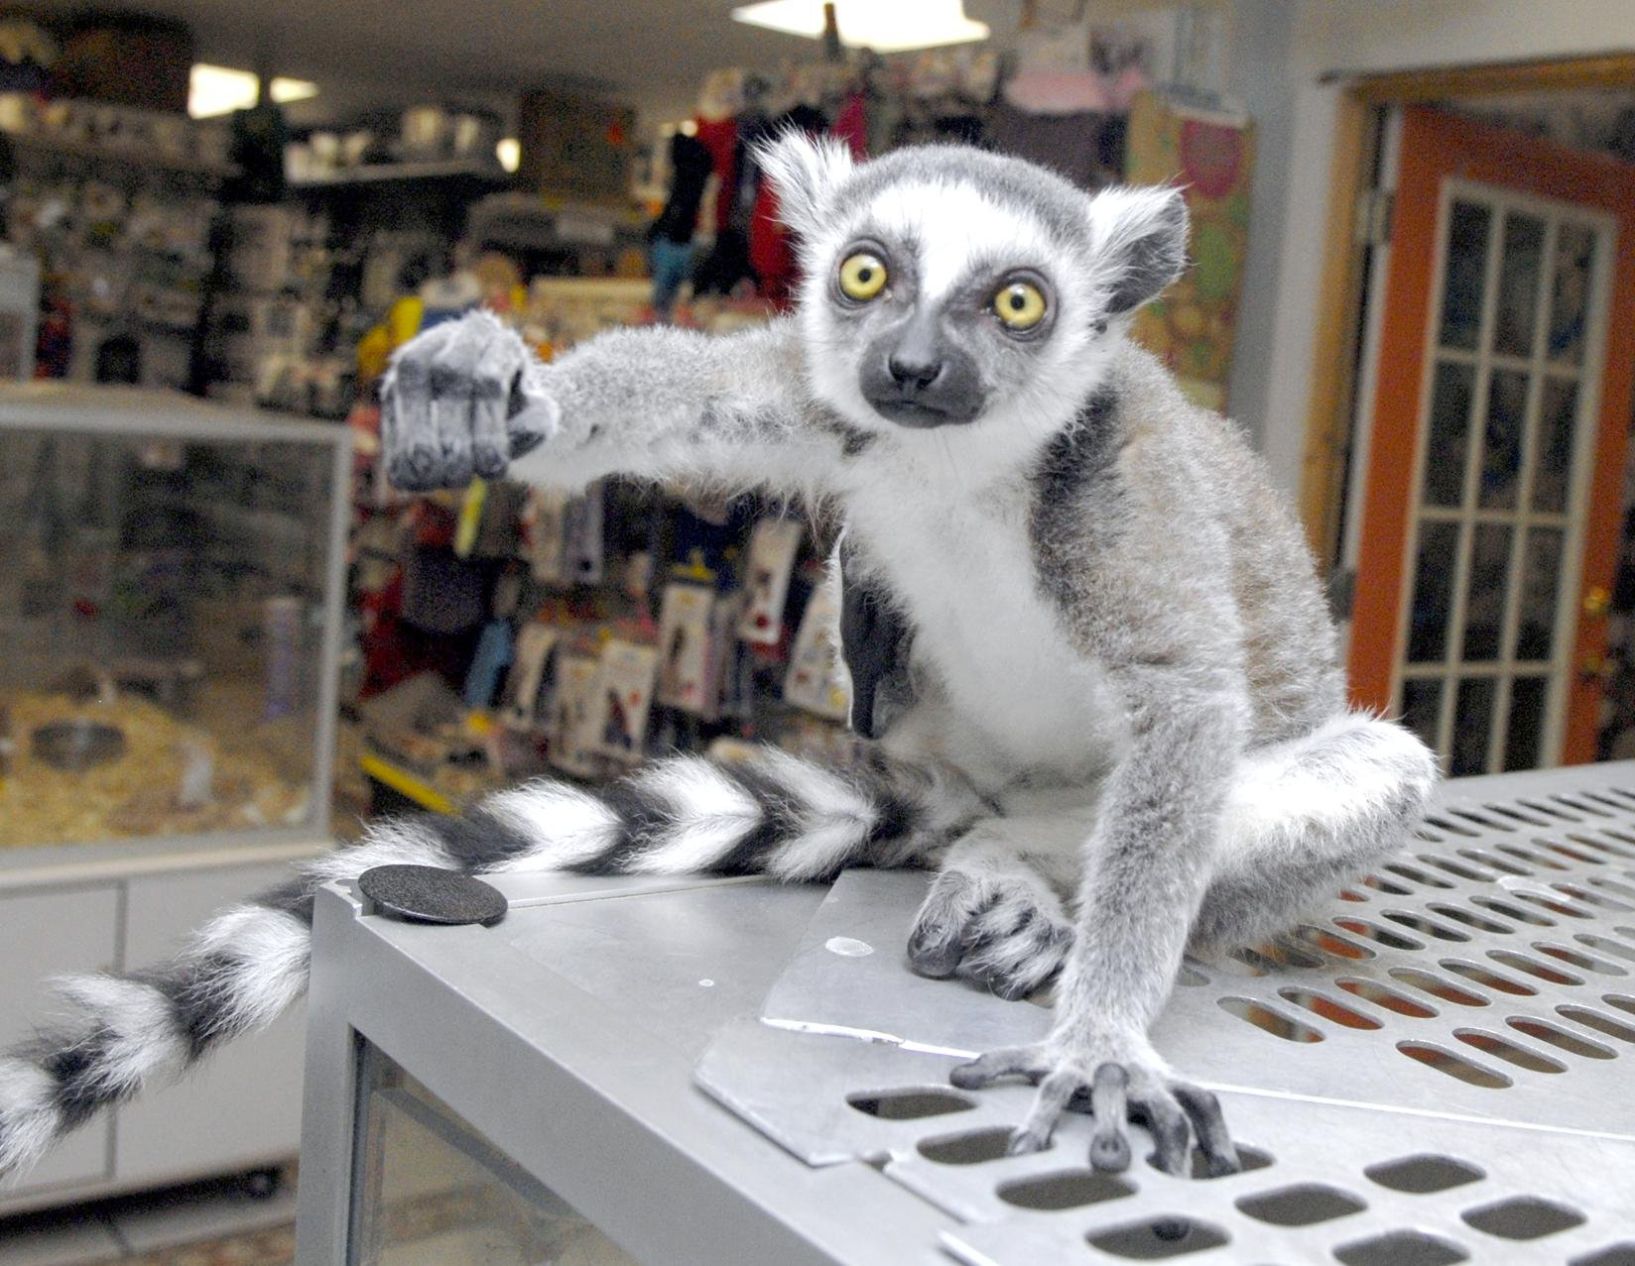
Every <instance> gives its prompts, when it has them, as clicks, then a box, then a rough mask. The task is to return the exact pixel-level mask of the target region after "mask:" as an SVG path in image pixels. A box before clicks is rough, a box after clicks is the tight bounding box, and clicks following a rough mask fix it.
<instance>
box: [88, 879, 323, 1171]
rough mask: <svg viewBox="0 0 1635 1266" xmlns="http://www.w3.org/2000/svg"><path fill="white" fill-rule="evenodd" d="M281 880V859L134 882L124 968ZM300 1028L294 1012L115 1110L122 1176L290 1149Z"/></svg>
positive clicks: (160, 952)
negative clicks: (175, 1080)
mask: <svg viewBox="0 0 1635 1266" xmlns="http://www.w3.org/2000/svg"><path fill="white" fill-rule="evenodd" d="M287 878H289V871H288V870H287V869H286V868H284V867H281V866H244V867H235V868H233V869H231V870H213V871H203V872H200V873H196V874H190V875H159V876H152V877H146V878H141V879H133V880H131V881H130V883H129V885H128V888H127V890H128V893H129V898H128V901H129V904H128V907H127V914H126V922H125V962H126V965H127V966H128V967H132V968H135V967H142V966H145V965H147V964H149V963H153V962H157V961H159V960H160V959H164V958H169V957H170V956H171V955H172V954H174V953H175V952H176V950H177V949H178V948H180V946H181V944H182V942H183V941H184V940H185V938H186V934H187V933H188V932H189V931H191V930H192V929H194V928H197V927H199V926H200V925H201V924H202V923H204V921H205V920H206V919H207V918H209V917H210V915H211V914H212V913H213V912H215V911H217V910H219V909H221V908H222V907H223V906H227V905H231V904H232V903H233V902H235V901H238V900H239V899H241V898H242V897H244V896H246V895H248V894H250V893H254V892H259V891H261V890H263V889H265V888H270V887H272V886H273V885H274V884H277V883H281V882H282V881H283V880H285V879H287ZM304 1031H305V1030H304V1024H303V1017H302V1016H301V1015H300V1014H291V1015H286V1016H285V1017H284V1018H283V1019H282V1020H280V1021H278V1023H277V1024H275V1025H274V1026H273V1027H272V1028H270V1029H268V1030H267V1031H266V1032H265V1033H261V1034H258V1035H256V1036H254V1037H247V1038H243V1039H240V1040H239V1041H236V1042H231V1043H229V1044H227V1045H226V1046H223V1047H221V1048H220V1049H218V1050H217V1051H216V1052H215V1053H214V1054H212V1055H211V1056H210V1057H208V1058H206V1059H205V1061H204V1062H203V1063H202V1064H200V1065H199V1067H198V1068H196V1069H194V1070H193V1072H191V1073H189V1074H188V1075H187V1076H186V1077H185V1078H183V1079H182V1080H181V1081H180V1082H178V1083H176V1084H175V1085H173V1086H167V1087H165V1088H164V1089H163V1090H158V1091H151V1092H149V1093H147V1094H143V1095H141V1096H140V1097H139V1098H137V1099H135V1100H133V1101H132V1102H131V1103H129V1104H127V1105H126V1106H125V1107H123V1108H121V1109H120V1110H119V1126H118V1129H117V1130H116V1132H115V1144H114V1154H115V1157H116V1165H115V1173H116V1174H117V1175H118V1176H119V1179H120V1181H121V1182H122V1183H128V1184H131V1185H141V1186H144V1187H145V1186H156V1185H158V1184H160V1183H163V1182H168V1181H171V1180H173V1179H176V1178H181V1177H190V1176H194V1175H198V1174H201V1173H230V1172H232V1171H234V1170H240V1169H252V1168H254V1167H255V1166H257V1165H263V1164H267V1163H269V1162H274V1161H281V1160H283V1159H285V1158H287V1157H290V1156H293V1155H295V1151H296V1148H297V1146H298V1145H299V1144H300V1140H301V1060H302V1040H303V1036H304Z"/></svg>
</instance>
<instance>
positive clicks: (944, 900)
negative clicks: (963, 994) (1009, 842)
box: [908, 867, 1073, 999]
mask: <svg viewBox="0 0 1635 1266" xmlns="http://www.w3.org/2000/svg"><path fill="white" fill-rule="evenodd" d="M1072 946H1073V925H1072V923H1071V922H1069V921H1068V918H1067V913H1066V911H1065V910H1063V908H1062V903H1061V899H1060V898H1058V897H1057V896H1056V894H1055V893H1054V892H1052V891H1051V890H1050V887H1049V885H1047V884H1046V883H1045V881H1044V880H1043V879H1041V878H1039V877H1038V876H1037V875H1035V874H1034V873H1033V872H1032V871H1030V870H1025V869H1018V870H1016V871H1014V872H1003V873H994V872H993V871H990V870H980V871H979V870H964V869H960V868H957V867H956V868H952V869H949V870H945V871H943V872H942V873H941V874H939V875H938V876H937V877H936V879H935V880H934V881H933V882H932V884H931V891H930V892H929V893H928V894H927V895H926V898H925V901H924V902H923V903H922V904H921V906H920V912H919V914H918V915H916V916H915V919H914V930H913V932H912V933H911V934H910V935H909V939H908V962H909V966H910V967H912V968H913V969H914V970H915V971H916V972H918V973H919V974H920V975H922V976H933V977H937V978H939V979H940V978H941V977H944V976H952V975H954V974H955V973H956V972H957V973H958V974H959V975H961V976H967V977H969V978H970V979H972V980H976V981H979V982H981V983H982V984H985V985H987V986H988V987H989V988H990V989H992V990H993V991H994V992H995V993H996V994H998V995H999V996H1000V997H1001V998H1009V999H1016V998H1024V997H1026V996H1027V995H1028V994H1030V993H1032V992H1033V991H1034V990H1036V989H1038V988H1039V987H1040V986H1042V985H1044V984H1046V983H1047V982H1049V981H1050V980H1051V979H1052V978H1053V977H1054V976H1055V975H1056V973H1057V972H1058V971H1060V970H1061V966H1062V963H1063V962H1064V961H1066V959H1067V952H1068V950H1069V949H1071V948H1072Z"/></svg>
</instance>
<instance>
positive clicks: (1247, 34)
mask: <svg viewBox="0 0 1635 1266" xmlns="http://www.w3.org/2000/svg"><path fill="white" fill-rule="evenodd" d="M1292 27H1293V24H1292V23H1291V22H1290V21H1289V6H1288V4H1287V2H1286V0H1237V3H1236V4H1235V5H1234V6H1233V11H1232V32H1233V35H1232V42H1233V50H1232V66H1231V73H1230V74H1229V76H1228V79H1227V89H1228V91H1229V92H1230V93H1231V94H1232V95H1233V96H1235V97H1237V98H1238V99H1239V100H1241V101H1242V102H1243V104H1244V106H1245V107H1246V108H1247V109H1248V111H1249V114H1250V117H1251V118H1253V119H1254V121H1255V170H1254V178H1253V183H1252V184H1251V185H1250V188H1249V206H1250V220H1249V251H1248V254H1247V256H1246V257H1245V259H1244V269H1243V275H1244V286H1243V294H1242V297H1241V298H1240V300H1239V302H1238V317H1237V337H1236V340H1235V342H1234V344H1233V348H1232V378H1231V381H1230V383H1229V384H1228V386H1227V405H1228V408H1229V409H1230V410H1231V413H1232V416H1233V417H1235V418H1236V419H1237V420H1238V421H1239V422H1241V423H1242V424H1243V425H1244V426H1246V427H1247V428H1248V429H1249V431H1250V433H1251V434H1252V435H1253V436H1254V437H1255V439H1256V441H1257V442H1258V443H1260V444H1262V445H1263V446H1264V444H1265V440H1266V434H1265V432H1266V422H1267V419H1268V418H1269V417H1270V413H1269V411H1268V405H1269V400H1270V397H1271V387H1272V360H1273V348H1274V344H1275V338H1274V335H1275V324H1276V319H1277V295H1278V286H1277V281H1278V277H1279V275H1280V273H1281V267H1282V251H1283V240H1284V223H1285V220H1286V219H1287V214H1286V208H1287V196H1288V188H1289V151H1290V142H1291V139H1292V137H1293V134H1294V84H1293V81H1292V79H1291V78H1290V75H1289V59H1290V54H1291V50H1292V47H1293V42H1294V32H1293V29H1292Z"/></svg>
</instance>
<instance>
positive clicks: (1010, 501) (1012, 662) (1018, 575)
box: [846, 472, 1122, 783]
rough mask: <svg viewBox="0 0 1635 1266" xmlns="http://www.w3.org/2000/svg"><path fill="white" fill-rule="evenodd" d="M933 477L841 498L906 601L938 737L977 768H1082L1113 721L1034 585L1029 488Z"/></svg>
mask: <svg viewBox="0 0 1635 1266" xmlns="http://www.w3.org/2000/svg"><path fill="white" fill-rule="evenodd" d="M898 473H900V472H898ZM940 482H941V481H938V480H935V479H933V480H932V481H931V482H929V483H927V482H924V481H923V476H922V481H920V482H919V483H918V486H914V484H908V485H906V486H905V484H904V483H903V482H901V481H900V479H892V480H889V481H887V480H884V479H882V480H880V481H879V482H878V483H876V482H875V481H873V480H871V481H870V482H869V485H868V486H867V487H861V488H857V489H854V490H852V492H851V495H849V496H847V498H846V509H847V515H846V519H847V532H848V534H849V536H850V537H851V539H853V540H854V541H855V542H856V543H857V544H858V545H859V546H860V547H861V549H862V550H863V552H864V553H865V554H866V556H867V557H868V558H869V559H871V560H872V561H873V562H874V564H875V565H876V566H877V567H878V568H879V569H880V570H881V572H883V573H884V575H883V579H884V580H885V582H886V584H887V585H888V586H889V587H890V589H891V591H892V592H893V594H895V595H896V596H897V598H898V600H899V601H900V602H901V603H902V604H903V605H904V607H905V608H906V609H907V612H908V614H909V617H910V619H911V621H912V623H913V625H914V628H915V640H914V652H913V660H914V662H915V663H916V664H917V665H923V666H925V667H926V668H928V669H929V670H930V671H931V672H932V673H933V674H934V675H935V677H936V680H937V682H938V684H939V685H940V687H941V692H942V693H943V694H944V695H945V696H946V703H947V705H948V706H949V708H950V709H951V710H952V712H953V716H952V717H950V718H949V720H950V721H951V722H952V724H953V726H954V727H955V728H956V730H957V732H955V733H943V734H940V735H939V736H938V744H939V746H940V747H941V748H942V749H943V754H944V755H946V756H948V757H950V758H952V759H955V760H956V762H957V763H962V764H966V765H967V766H968V772H969V773H971V774H972V775H973V776H974V777H976V778H977V780H978V781H979V782H984V783H986V782H989V781H991V780H994V779H1000V780H1003V779H1006V778H1010V777H1014V776H1015V775H1016V774H1018V773H1021V772H1023V771H1028V772H1031V773H1034V774H1043V775H1046V776H1053V777H1057V778H1063V779H1068V780H1077V779H1079V778H1082V777H1085V776H1087V775H1088V774H1089V773H1091V772H1092V771H1094V770H1095V769H1098V768H1101V767H1103V766H1104V764H1105V762H1106V759H1107V754H1108V751H1109V749H1110V747H1111V746H1112V745H1114V744H1116V743H1117V741H1118V738H1119V735H1120V733H1121V731H1122V721H1121V718H1120V716H1119V715H1118V713H1117V711H1116V709H1115V708H1114V707H1113V706H1112V702H1111V699H1110V696H1109V691H1108V689H1107V685H1106V681H1105V678H1104V676H1103V675H1102V673H1101V672H1100V671H1099V669H1098V668H1097V666H1096V665H1094V664H1091V663H1086V662H1085V660H1084V659H1083V657H1082V656H1080V655H1079V654H1077V653H1076V652H1075V651H1074V650H1073V649H1072V647H1071V646H1070V645H1069V644H1068V641H1067V637H1066V635H1065V631H1064V629H1063V625H1062V623H1061V620H1060V618H1059V616H1058V614H1057V612H1056V611H1055V610H1054V609H1053V607H1052V606H1051V604H1050V602H1049V600H1048V599H1047V598H1046V597H1044V595H1042V594H1041V593H1040V592H1039V589H1038V585H1037V582H1036V571H1035V564H1034V561H1033V557H1032V551H1031V548H1030V545H1029V537H1028V516H1029V492H1028V488H1027V486H1026V484H1025V482H1023V481H1021V480H1018V481H1017V482H1016V483H1015V484H1014V485H1011V486H1006V487H1003V488H1000V489H991V490H987V491H984V492H982V493H977V494H972V493H969V492H965V491H963V490H959V491H956V490H954V489H951V488H947V487H943V486H939V485H940Z"/></svg>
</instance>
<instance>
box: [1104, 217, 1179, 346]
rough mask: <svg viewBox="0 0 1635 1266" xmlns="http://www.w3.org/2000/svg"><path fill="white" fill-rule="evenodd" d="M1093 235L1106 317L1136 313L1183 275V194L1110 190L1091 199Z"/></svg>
mask: <svg viewBox="0 0 1635 1266" xmlns="http://www.w3.org/2000/svg"><path fill="white" fill-rule="evenodd" d="M1090 233H1091V236H1092V239H1093V240H1094V242H1095V244H1096V263H1097V265H1098V270H1104V271H1102V276H1103V277H1104V279H1105V281H1104V284H1105V285H1106V286H1107V294H1108V297H1107V312H1108V314H1109V315H1111V316H1118V315H1120V314H1122V313H1125V312H1133V311H1134V310H1135V309H1136V308H1139V307H1140V306H1141V305H1142V304H1143V303H1146V302H1147V300H1149V299H1151V298H1154V297H1155V296H1156V295H1157V294H1158V293H1159V292H1160V291H1161V290H1163V289H1164V287H1165V286H1167V285H1169V284H1170V282H1172V281H1174V280H1175V279H1176V278H1177V277H1179V276H1180V275H1181V270H1182V269H1183V268H1185V267H1186V262H1187V204H1186V202H1185V200H1184V199H1183V198H1182V197H1181V191H1180V190H1179V189H1162V188H1160V189H1135V188H1125V187H1121V188H1116V189H1107V190H1104V191H1102V192H1101V193H1098V194H1097V195H1096V196H1095V197H1093V198H1091V199H1090Z"/></svg>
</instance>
